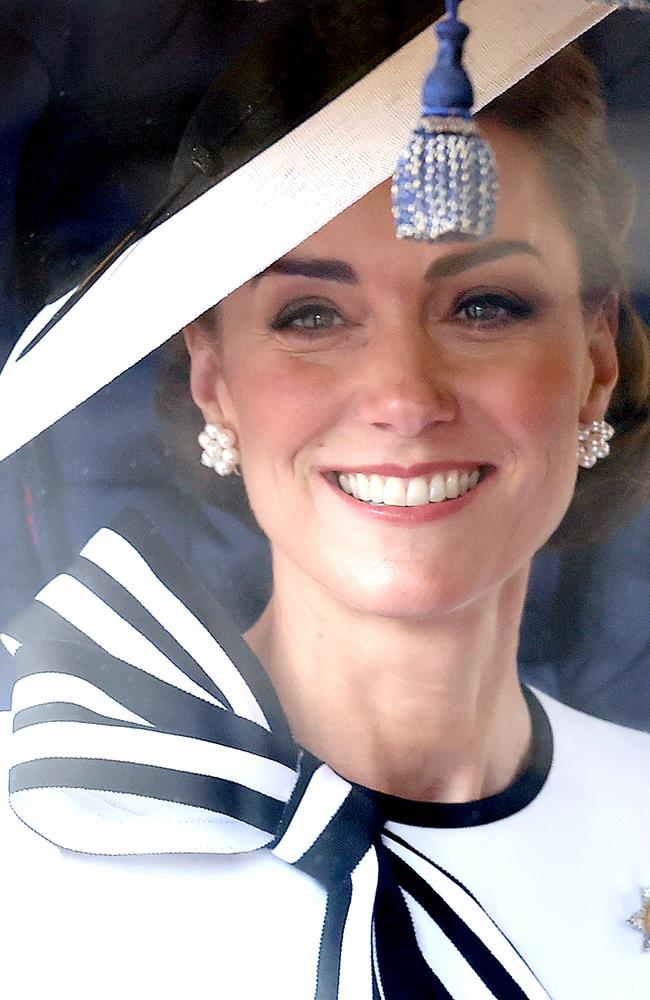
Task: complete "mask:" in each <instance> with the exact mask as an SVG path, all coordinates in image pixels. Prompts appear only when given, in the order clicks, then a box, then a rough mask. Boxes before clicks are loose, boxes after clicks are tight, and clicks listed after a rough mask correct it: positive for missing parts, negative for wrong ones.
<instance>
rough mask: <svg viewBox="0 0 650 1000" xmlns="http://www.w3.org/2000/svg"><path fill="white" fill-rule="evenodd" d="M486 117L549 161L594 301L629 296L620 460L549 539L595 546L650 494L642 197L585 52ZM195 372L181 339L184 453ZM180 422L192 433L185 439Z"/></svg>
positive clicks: (193, 412) (622, 316)
mask: <svg viewBox="0 0 650 1000" xmlns="http://www.w3.org/2000/svg"><path fill="white" fill-rule="evenodd" d="M481 117H482V118H484V119H486V120H489V121H494V122H496V123H498V124H501V125H504V126H505V127H506V128H509V129H512V130H513V131H516V132H519V133H521V134H523V135H524V136H526V137H528V138H529V139H530V141H531V142H532V144H533V145H534V146H535V148H536V149H537V150H538V152H539V153H540V155H541V156H542V159H543V161H544V162H545V165H546V168H547V170H548V172H549V176H550V178H551V180H552V182H553V186H554V189H555V191H556V193H557V196H558V198H559V201H560V204H561V205H562V207H563V210H564V213H565V218H566V222H567V225H568V227H569V229H570V230H571V232H572V233H573V235H574V237H575V240H576V244H577V247H578V252H579V255H580V261H581V270H582V287H583V293H584V296H585V302H587V301H588V300H589V299H590V297H592V296H593V295H594V293H597V294H598V295H601V294H602V295H606V294H607V293H616V294H617V295H618V296H619V303H620V305H619V335H618V342H617V350H618V359H619V366H620V376H619V381H618V385H617V387H616V390H615V392H614V395H613V398H612V401H611V405H610V407H609V410H608V413H607V415H606V416H607V419H608V420H609V421H610V422H611V423H612V424H613V426H614V427H615V429H616V437H615V439H614V441H613V443H612V451H611V455H610V456H609V458H608V459H607V460H606V461H601V462H598V464H597V465H596V466H595V467H594V468H593V469H589V470H583V469H581V470H580V472H579V475H578V482H577V486H576V491H575V495H574V498H573V501H572V503H571V505H570V507H569V510H568V511H567V514H566V515H565V517H564V519H563V521H562V523H561V524H560V526H559V528H558V529H557V531H556V532H555V534H554V535H553V537H552V538H551V540H550V542H549V545H554V546H555V545H561V546H571V545H581V544H587V543H589V542H592V541H594V540H595V539H596V538H598V537H599V536H600V535H602V534H604V533H605V532H606V531H609V530H612V529H614V528H616V527H618V526H619V525H620V524H622V523H623V522H624V521H625V520H627V519H629V518H630V517H631V516H632V515H633V514H634V513H635V512H636V511H638V510H639V509H640V508H641V506H642V505H643V504H644V503H645V502H646V500H647V499H648V496H649V495H650V342H649V340H648V332H647V329H646V327H645V326H644V324H643V322H642V320H641V318H640V317H639V316H638V314H637V313H636V312H635V310H634V308H633V306H632V304H631V302H630V296H629V290H628V282H627V258H626V252H625V239H626V236H627V232H628V229H629V227H630V224H631V220H632V217H633V210H634V190H633V187H632V185H631V183H630V181H629V180H628V178H627V176H626V175H625V174H624V173H623V172H622V171H621V169H620V168H619V166H618V165H617V163H616V161H615V158H614V155H613V152H612V149H611V147H610V146H609V144H608V141H607V136H606V126H605V108H604V103H603V100H602V97H601V94H600V87H599V82H598V77H597V74H596V70H595V68H594V67H593V65H592V63H591V62H590V61H589V60H588V59H587V58H586V56H584V55H583V54H582V53H581V52H580V50H579V49H578V48H577V47H576V46H569V47H568V48H566V49H564V50H562V51H561V52H560V53H558V54H557V55H556V56H554V57H553V58H552V59H550V60H548V61H547V62H546V63H544V64H543V65H542V66H540V67H539V68H538V69H537V70H535V71H534V72H533V73H531V74H530V75H529V76H527V77H526V78H525V79H523V80H522V81H520V82H519V83H518V84H516V85H515V86H514V87H512V88H511V89H510V90H508V91H506V92H505V93H504V94H503V95H502V96H501V97H499V98H497V99H496V100H494V101H493V102H492V103H491V104H490V105H489V107H487V108H486V109H485V110H484V111H483V112H481ZM215 314H216V310H214V309H213V310H209V311H208V313H206V314H204V317H202V320H203V321H204V323H205V325H206V327H208V326H209V325H212V324H213V323H214V321H215ZM187 369H188V359H187V354H186V351H185V347H184V344H183V342H182V338H180V337H179V338H178V340H177V341H176V343H175V344H174V342H172V346H171V348H170V354H169V365H168V371H167V375H166V376H165V375H164V376H163V386H162V391H161V392H160V393H159V410H160V413H161V416H162V417H163V420H164V422H165V424H166V425H167V429H168V432H169V434H170V435H172V436H173V437H174V438H175V439H176V447H174V448H173V450H174V451H176V452H177V453H180V451H181V450H182V449H181V447H180V442H181V440H182V439H183V438H185V440H191V435H190V434H189V433H187V426H188V422H189V424H190V426H192V425H193V426H194V428H195V429H197V430H198V428H199V426H200V415H199V414H198V410H197V409H196V407H194V404H193V403H192V402H191V400H190V395H189V385H188V384H187ZM165 383H166V385H167V389H165V388H164V385H165ZM170 387H171V388H172V393H170V392H169V391H167V390H168V389H169V388H170ZM179 390H180V391H179ZM172 396H173V400H174V401H173V402H172V403H170V400H171V398H172ZM182 397H184V399H183V398H182ZM179 404H180V408H181V409H182V410H183V411H184V412H183V414H179ZM179 416H180V421H179ZM179 424H180V425H184V427H185V430H184V432H183V434H180V433H179ZM184 465H185V472H186V475H187V476H189V477H191V479H192V485H193V487H194V488H195V489H199V490H200V491H201V492H203V493H204V496H206V497H207V496H210V497H211V498H212V499H214V492H213V491H214V474H213V473H208V472H207V470H205V469H202V468H201V467H200V466H199V464H198V462H196V457H195V454H194V451H193V452H192V460H191V462H188V461H187V459H185V460H184ZM220 489H221V491H222V492H221V495H220V496H219V498H218V500H219V503H220V504H224V505H226V506H233V507H237V506H238V505H241V504H243V495H242V494H243V491H240V490H239V487H238V486H237V484H236V483H235V484H234V485H232V484H231V485H228V484H225V485H224V484H220ZM233 491H234V492H233ZM240 513H243V511H241V510H240Z"/></svg>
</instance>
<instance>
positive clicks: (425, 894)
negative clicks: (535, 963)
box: [389, 849, 527, 1000]
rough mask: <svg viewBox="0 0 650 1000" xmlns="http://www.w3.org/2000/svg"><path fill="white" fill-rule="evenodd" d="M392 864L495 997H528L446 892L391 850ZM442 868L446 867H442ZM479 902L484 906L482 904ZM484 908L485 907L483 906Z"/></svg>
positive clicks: (515, 999)
mask: <svg viewBox="0 0 650 1000" xmlns="http://www.w3.org/2000/svg"><path fill="white" fill-rule="evenodd" d="M389 850H390V849H389ZM430 863H432V862H430ZM390 864H391V867H392V868H393V871H394V873H395V878H396V879H397V881H398V882H399V884H400V886H401V887H402V888H403V889H404V890H405V891H406V892H408V893H409V895H411V896H412V897H413V899H415V900H416V902H418V903H419V904H420V906H421V907H422V908H423V909H424V910H425V911H426V912H427V913H428V914H429V916H430V917H431V919H432V920H433V921H434V923H436V924H437V925H438V927H439V928H440V929H441V930H442V932H443V933H444V934H445V935H446V936H447V937H448V938H449V940H450V941H451V943H452V944H453V945H454V946H455V947H456V948H457V949H458V951H459V952H460V953H461V955H462V956H463V958H464V959H465V961H466V962H467V963H468V965H470V966H471V967H472V969H473V970H474V972H475V973H476V974H477V976H478V977H479V979H481V980H482V981H483V982H484V983H485V985H486V986H487V988H488V989H489V990H491V991H492V993H493V995H494V997H495V998H498V1000H526V997H527V994H526V993H525V992H524V991H523V990H522V988H521V987H520V986H519V984H518V983H517V982H516V981H515V980H514V979H513V978H512V976H511V975H510V973H509V972H508V971H507V969H505V968H504V966H503V965H502V964H501V962H500V961H499V960H498V958H497V957H496V956H495V955H494V954H493V953H492V952H491V951H490V949H489V948H488V947H487V945H485V944H484V943H483V941H482V940H481V939H480V938H479V937H478V936H477V935H476V934H475V933H474V931H473V930H472V929H471V928H470V927H468V925H467V924H466V923H465V921H464V920H462V918H461V917H459V916H458V914H457V913H456V911H455V910H454V909H452V907H451V906H450V905H449V904H448V903H447V902H446V901H445V900H444V899H443V898H442V896H440V895H439V894H438V893H437V892H436V890H435V889H433V888H432V886H430V885H429V883H428V882H425V880H424V879H423V878H421V877H420V875H419V874H418V873H417V872H415V871H414V870H413V869H412V868H411V867H410V865H408V864H407V863H406V862H405V861H404V860H403V859H402V858H400V857H397V855H395V854H393V853H392V852H390ZM434 867H438V866H434ZM439 870H440V871H442V869H439ZM444 874H447V873H446V872H445V873H444ZM454 882H455V883H456V884H457V885H458V886H460V887H461V888H462V889H463V890H464V891H465V893H467V895H468V896H470V898H471V899H472V900H474V901H475V902H476V900H475V898H474V896H472V894H471V893H469V892H468V891H467V889H465V887H464V886H462V884H461V883H460V882H459V881H458V880H457V879H454ZM478 905H479V906H480V904H478ZM481 909H483V908H482V907H481ZM483 913H485V910H483ZM485 919H486V920H489V921H490V922H491V923H494V921H493V920H492V919H491V917H489V915H488V914H487V913H485ZM495 926H496V925H495Z"/></svg>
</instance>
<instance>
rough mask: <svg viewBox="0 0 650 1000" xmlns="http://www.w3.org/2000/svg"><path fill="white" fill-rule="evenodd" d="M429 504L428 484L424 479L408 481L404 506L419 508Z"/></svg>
mask: <svg viewBox="0 0 650 1000" xmlns="http://www.w3.org/2000/svg"><path fill="white" fill-rule="evenodd" d="M428 502H429V484H428V482H427V481H426V479H423V478H422V477H420V478H419V479H409V484H408V486H407V487H406V506H407V507H419V506H420V505H421V504H425V503H428Z"/></svg>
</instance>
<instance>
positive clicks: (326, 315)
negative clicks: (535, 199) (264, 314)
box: [269, 289, 536, 337]
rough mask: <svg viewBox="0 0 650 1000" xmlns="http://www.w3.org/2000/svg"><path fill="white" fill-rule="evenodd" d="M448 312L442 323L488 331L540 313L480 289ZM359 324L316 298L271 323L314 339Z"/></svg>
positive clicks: (529, 305)
mask: <svg viewBox="0 0 650 1000" xmlns="http://www.w3.org/2000/svg"><path fill="white" fill-rule="evenodd" d="M445 312H446V313H447V315H444V314H443V315H441V316H440V317H438V319H439V320H443V321H444V320H447V319H460V320H461V321H462V322H464V323H466V324H468V325H470V326H472V327H477V328H485V329H488V328H493V327H502V326H506V325H508V324H510V323H515V322H517V321H520V320H523V319H528V318H530V317H531V316H533V315H534V314H535V313H536V307H535V305H534V304H532V303H531V302H530V301H527V300H525V299H523V298H521V297H520V296H519V295H515V294H514V293H511V292H507V291H505V290H502V289H499V290H489V289H480V290H472V291H470V292H465V293H464V294H463V295H462V296H461V297H460V298H459V299H457V300H456V301H455V302H453V303H452V304H451V305H450V307H449V309H448V310H445ZM356 325H357V324H356V323H353V322H352V321H351V320H349V319H348V318H347V317H346V315H345V314H344V313H343V311H342V310H341V309H339V308H338V307H337V306H335V305H334V304H333V303H331V302H328V301H327V300H324V299H313V298H310V299H305V298H301V299H299V300H294V301H292V302H290V303H288V304H286V305H285V306H283V307H282V309H280V311H279V312H278V313H277V315H276V316H275V317H274V318H273V319H272V320H271V322H270V323H269V326H270V328H271V329H272V330H274V331H278V332H284V333H289V334H290V333H295V334H297V335H300V334H304V335H306V336H310V337H313V336H317V335H319V334H321V335H325V334H327V333H332V332H333V331H334V330H336V329H338V328H340V327H345V326H356Z"/></svg>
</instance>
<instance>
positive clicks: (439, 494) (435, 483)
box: [429, 472, 446, 503]
mask: <svg viewBox="0 0 650 1000" xmlns="http://www.w3.org/2000/svg"><path fill="white" fill-rule="evenodd" d="M445 498H446V493H445V477H444V476H443V475H442V474H441V473H440V472H437V473H436V475H435V476H432V477H431V482H430V484H429V500H430V501H431V503H440V501H441V500H444V499H445Z"/></svg>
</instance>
